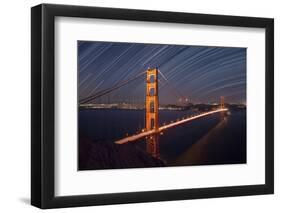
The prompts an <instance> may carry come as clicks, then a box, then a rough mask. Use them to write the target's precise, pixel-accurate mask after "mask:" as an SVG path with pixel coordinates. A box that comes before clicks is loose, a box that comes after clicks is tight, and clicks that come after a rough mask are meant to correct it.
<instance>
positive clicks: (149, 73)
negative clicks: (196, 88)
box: [79, 67, 228, 158]
mask: <svg viewBox="0 0 281 213" xmlns="http://www.w3.org/2000/svg"><path fill="white" fill-rule="evenodd" d="M159 73H160V75H161V76H162V77H163V78H164V79H165V81H166V82H168V80H167V78H166V77H165V76H164V75H163V73H161V71H160V70H159V69H158V68H157V67H156V68H154V69H150V68H148V69H147V70H146V71H144V72H142V73H140V74H138V75H136V76H134V77H131V78H129V79H126V80H124V81H122V82H118V83H116V84H115V85H113V86H112V87H111V88H108V89H105V90H102V91H99V92H97V93H95V94H94V95H91V96H89V97H87V98H84V99H82V100H80V101H79V102H80V104H87V103H89V102H91V101H93V100H95V99H97V98H100V97H102V96H104V95H106V94H109V93H111V92H113V91H115V90H117V89H119V88H121V87H123V86H125V85H127V84H128V83H130V82H133V81H135V80H136V79H138V78H140V77H141V76H143V75H144V74H146V80H145V83H146V94H145V128H143V129H142V131H141V132H140V133H136V134H134V135H130V136H129V135H127V136H126V137H124V138H121V139H119V140H116V141H115V143H116V144H125V143H130V142H135V141H137V140H139V139H142V138H145V139H146V151H147V153H149V154H150V155H152V156H153V157H155V158H160V151H159V150H160V149H159V135H160V134H163V131H165V130H167V129H170V128H174V127H177V126H179V125H182V124H185V123H188V122H191V121H194V120H197V119H199V118H202V117H205V116H209V115H213V114H215V113H221V114H224V113H225V112H226V111H228V109H227V108H226V107H225V104H224V97H223V96H222V97H221V99H220V105H219V106H218V107H217V108H215V109H212V110H210V111H205V112H201V113H198V114H195V115H190V116H187V117H183V118H181V119H177V120H176V121H172V122H170V123H169V124H164V125H162V126H159V87H158V84H159ZM173 89H174V90H176V89H175V88H174V87H173Z"/></svg>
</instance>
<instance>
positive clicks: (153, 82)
mask: <svg viewBox="0 0 281 213" xmlns="http://www.w3.org/2000/svg"><path fill="white" fill-rule="evenodd" d="M145 102H146V103H145V109H146V116H145V118H146V119H145V121H146V131H149V130H155V134H152V135H150V136H148V137H147V138H146V151H147V152H148V153H149V154H151V155H152V156H153V157H155V158H159V157H160V152H159V135H158V134H159V133H158V131H159V121H158V117H159V112H158V111H159V99H158V68H155V69H148V70H147V71H146V101H145Z"/></svg>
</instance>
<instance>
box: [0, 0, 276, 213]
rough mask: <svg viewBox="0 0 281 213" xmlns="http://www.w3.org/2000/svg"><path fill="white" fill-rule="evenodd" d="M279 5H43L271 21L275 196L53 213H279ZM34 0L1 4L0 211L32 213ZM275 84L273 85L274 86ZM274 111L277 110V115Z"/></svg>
mask: <svg viewBox="0 0 281 213" xmlns="http://www.w3.org/2000/svg"><path fill="white" fill-rule="evenodd" d="M278 2H279V1H277V0H276V1H273V0H267V1H265V0H264V1H258V0H255V1H249V0H248V1H246V0H232V1H225V0H212V1H210V0H206V1H203V0H195V1H188V0H182V1H181V0H172V1H164V0H158V1H156V0H155V1H152V0H141V1H133V0H123V1H121V0H120V1H114V0H107V1H102V0H98V1H94V0H79V1H75V0H68V1H66V0H57V1H55V0H53V1H48V0H45V1H44V3H57V4H76V5H77V4H80V5H89V6H105V7H124V8H136V9H152V10H171V11H182V12H194V13H210V14H226V15H244V16H260V17H273V18H275V60H276V62H275V70H276V72H275V91H276V93H275V109H276V111H275V132H276V135H275V172H276V174H275V179H276V181H275V195H265V196H250V197H236V198H219V199H201V200H188V201H173V202H161V203H159V202H158V203H146V204H130V205H128V204H127V205H111V206H101V207H84V208H72V209H58V210H51V211H52V212H53V211H56V212H66V211H67V212H75V211H79V212H92V211H99V212H111V211H115V212H118V211H122V212H123V213H125V212H133V211H134V212H135V211H137V212H148V211H155V212H160V211H161V212H163V211H166V212H172V211H179V212H216V213H219V212H228V213H232V212H235V213H236V212H247V211H249V212H280V210H279V211H278V209H279V208H280V209H281V168H280V162H281V146H280V144H279V143H278V142H280V140H281V134H280V132H281V131H280V128H281V120H280V118H281V117H280V113H281V111H280V109H281V94H280V91H281V86H280V84H281V74H280V72H278V70H280V68H281V64H280V61H278V60H277V59H278V58H279V57H280V53H281V45H280V37H281V23H280V22H281V13H280V8H281V7H280V5H279V3H278ZM40 3H41V1H37V0H29V1H22V0H18V1H16V0H10V1H2V2H1V12H0V15H1V19H0V22H1V25H0V26H1V33H0V37H1V40H0V41H1V45H0V50H1V51H0V54H1V57H0V58H1V60H0V97H1V99H0V100H1V104H0V129H1V131H0V141H1V149H0V165H1V166H0V168H1V175H0V203H1V205H0V210H1V212H19V211H20V212H38V211H39V210H38V209H36V208H34V207H31V206H30V205H29V204H28V203H29V196H30V7H31V6H34V5H37V4H40ZM277 83H279V85H277ZM278 109H279V110H278Z"/></svg>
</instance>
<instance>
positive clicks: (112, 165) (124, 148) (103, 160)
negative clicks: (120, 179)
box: [79, 140, 166, 170]
mask: <svg viewBox="0 0 281 213" xmlns="http://www.w3.org/2000/svg"><path fill="white" fill-rule="evenodd" d="M163 166H166V165H165V163H164V162H163V161H162V160H160V159H156V158H154V157H152V156H150V155H148V154H147V153H146V152H144V151H143V150H142V149H140V148H138V147H137V146H136V145H134V144H123V145H118V144H114V143H99V142H96V143H91V142H90V141H86V140H80V142H79V170H94V169H122V168H144V167H163Z"/></svg>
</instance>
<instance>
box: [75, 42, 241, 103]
mask: <svg viewBox="0 0 281 213" xmlns="http://www.w3.org/2000/svg"><path fill="white" fill-rule="evenodd" d="M77 48H78V78H79V80H78V94H79V100H81V99H83V98H87V97H89V96H91V95H94V94H96V93H98V92H100V91H102V90H105V89H107V88H110V87H112V85H115V84H117V83H118V82H121V81H124V80H126V79H130V78H132V77H134V76H137V75H139V74H140V73H142V72H144V71H145V70H146V69H147V68H148V67H150V68H154V67H156V66H157V67H158V68H159V69H160V71H161V73H163V75H164V76H165V77H166V78H167V79H166V80H168V81H169V82H170V83H171V84H172V86H171V85H169V84H167V81H166V80H165V79H164V78H163V77H161V76H160V81H159V87H160V88H159V99H160V104H175V103H177V101H178V96H179V95H178V94H175V90H176V91H179V92H178V93H180V94H181V95H182V96H184V97H185V98H188V100H189V101H191V102H193V103H212V102H218V101H219V97H220V96H224V97H225V99H226V102H229V103H246V48H236V47H235V48H233V47H207V46H188V45H167V44H141V43H119V42H95V41H78V42H77ZM144 78H145V76H143V78H140V79H137V80H136V81H134V82H132V83H130V84H128V85H126V86H124V87H122V88H120V89H118V90H116V91H114V92H112V93H110V94H108V95H105V96H103V97H100V98H99V99H97V100H95V101H97V102H100V103H103V102H111V103H115V102H128V101H131V102H132V101H133V102H139V103H141V102H143V101H144V97H145V96H144V89H145V82H144ZM171 87H172V88H171Z"/></svg>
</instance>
